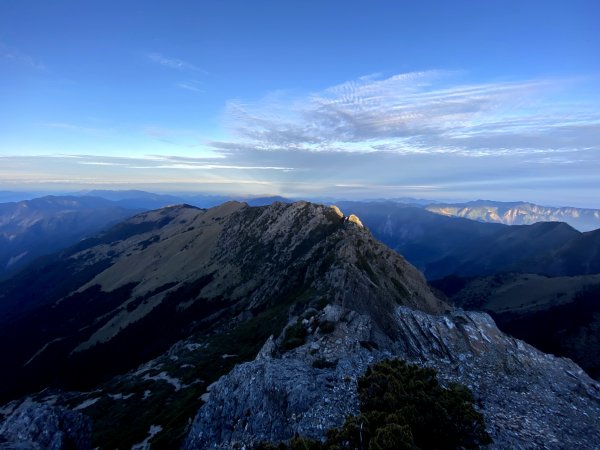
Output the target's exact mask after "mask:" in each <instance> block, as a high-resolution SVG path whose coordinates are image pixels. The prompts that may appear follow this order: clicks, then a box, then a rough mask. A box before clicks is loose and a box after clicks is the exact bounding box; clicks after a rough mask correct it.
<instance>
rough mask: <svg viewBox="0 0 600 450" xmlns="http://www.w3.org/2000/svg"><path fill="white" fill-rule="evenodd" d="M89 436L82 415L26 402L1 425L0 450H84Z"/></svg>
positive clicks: (88, 422) (88, 426) (89, 426)
mask: <svg viewBox="0 0 600 450" xmlns="http://www.w3.org/2000/svg"><path fill="white" fill-rule="evenodd" d="M91 433H92V422H91V420H90V419H89V418H88V417H86V416H84V415H83V414H81V413H78V412H75V411H71V410H68V409H66V408H62V407H57V406H50V405H45V404H41V403H37V402H34V401H32V400H31V399H25V400H24V401H23V402H22V403H21V404H19V405H18V406H17V407H16V408H15V409H14V410H13V411H12V413H10V414H9V415H8V417H6V419H5V420H4V421H2V422H0V449H2V450H8V449H31V450H34V449H35V450H42V449H43V450H66V449H69V450H73V449H75V450H85V449H89V448H91Z"/></svg>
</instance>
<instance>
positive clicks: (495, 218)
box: [425, 200, 600, 231]
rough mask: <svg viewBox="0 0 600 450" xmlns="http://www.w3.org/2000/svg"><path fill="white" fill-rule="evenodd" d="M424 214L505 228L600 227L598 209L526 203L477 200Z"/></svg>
mask: <svg viewBox="0 0 600 450" xmlns="http://www.w3.org/2000/svg"><path fill="white" fill-rule="evenodd" d="M425 208H426V209H427V210H428V211H431V212H434V213H436V214H442V215H444V216H450V217H463V218H465V219H471V220H478V221H480V222H491V223H503V224H505V225H531V224H534V223H536V222H566V223H568V224H569V225H571V226H572V227H573V228H576V229H578V230H580V231H592V230H596V229H598V228H600V210H598V209H589V208H574V207H571V206H567V207H553V206H540V205H536V204H534V203H528V202H493V201H489V200H477V201H473V202H467V203H436V204H430V205H427V206H426V207H425Z"/></svg>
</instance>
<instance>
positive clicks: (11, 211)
mask: <svg viewBox="0 0 600 450" xmlns="http://www.w3.org/2000/svg"><path fill="white" fill-rule="evenodd" d="M139 211H140V209H127V208H123V207H120V206H118V205H116V204H114V203H112V202H110V201H107V200H104V199H101V198H95V197H54V196H48V197H41V198H36V199H33V200H25V201H21V202H16V203H0V278H2V277H3V276H5V275H7V274H9V273H14V272H15V271H16V270H18V269H20V268H23V267H24V266H25V265H27V264H28V263H29V262H31V261H32V260H33V259H35V258H36V257H38V256H41V255H45V254H49V253H53V252H55V251H57V250H60V249H61V248H64V247H67V246H69V245H72V244H74V243H75V242H77V241H79V240H80V239H83V238H85V237H89V236H92V235H94V234H96V233H98V232H99V231H101V230H102V229H104V228H106V227H107V226H109V225H113V224H115V223H117V222H120V221H122V220H124V219H126V218H128V217H130V216H132V215H133V214H135V213H136V212H139Z"/></svg>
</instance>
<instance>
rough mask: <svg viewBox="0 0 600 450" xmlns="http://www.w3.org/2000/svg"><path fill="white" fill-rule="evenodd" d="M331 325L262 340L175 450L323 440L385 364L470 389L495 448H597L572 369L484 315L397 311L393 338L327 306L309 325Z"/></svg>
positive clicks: (597, 408)
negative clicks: (367, 378) (397, 362)
mask: <svg viewBox="0 0 600 450" xmlns="http://www.w3.org/2000/svg"><path fill="white" fill-rule="evenodd" d="M325 317H327V318H328V319H332V318H333V319H336V322H335V323H336V325H335V329H334V330H333V332H331V333H329V334H322V333H320V332H319V331H318V330H317V329H315V328H313V329H312V333H310V334H309V338H308V339H307V342H306V343H305V344H304V345H302V346H301V347H298V348H296V349H293V350H291V351H288V352H285V351H282V350H281V340H280V342H279V344H280V346H279V349H278V348H277V345H276V344H277V342H274V341H272V340H270V341H269V342H267V344H266V345H265V348H264V349H263V351H262V352H261V353H260V354H259V357H258V358H257V359H256V360H255V361H252V362H249V363H245V364H242V365H240V366H238V367H236V368H235V369H234V370H233V371H232V372H231V373H230V374H228V375H226V376H224V377H222V378H221V379H220V380H219V381H218V382H217V383H215V384H213V385H212V386H211V389H210V392H209V395H208V396H206V398H207V402H206V404H205V405H204V406H203V407H202V408H201V409H200V411H199V412H198V415H197V417H196V419H195V421H194V423H193V425H192V428H191V431H190V433H189V436H188V438H187V440H186V442H185V444H184V446H183V448H185V449H188V450H190V449H209V448H212V449H225V448H236V447H237V448H243V447H244V446H246V448H249V447H251V446H252V445H253V444H255V443H257V442H260V441H274V442H278V441H282V440H287V439H289V438H291V437H292V436H293V435H294V434H295V433H299V434H300V435H302V436H308V437H312V438H322V437H323V436H324V433H325V431H326V430H327V429H329V428H332V427H337V426H340V425H341V424H342V423H343V421H344V418H345V417H346V416H347V415H349V414H356V413H357V412H358V406H359V404H358V398H357V392H356V380H357V378H358V377H360V376H361V375H362V373H364V371H365V370H366V368H367V366H369V365H370V364H372V363H374V362H377V361H379V360H381V359H385V358H402V359H404V360H407V361H410V362H413V363H417V364H421V365H425V366H429V367H433V368H435V369H436V370H437V371H438V373H439V378H440V380H441V381H442V382H443V383H449V382H459V383H462V384H465V385H467V386H468V387H469V388H470V389H472V391H473V393H474V395H475V398H476V400H477V401H478V403H479V405H480V407H481V410H482V412H483V414H484V416H485V419H486V425H487V428H488V431H489V433H490V434H491V436H492V438H493V439H494V444H493V447H494V448H502V449H505V448H556V449H558V448H570V449H575V448H579V449H587V448H597V447H598V446H600V424H599V423H598V420H597V419H598V417H599V414H600V386H599V385H598V383H596V382H594V381H593V380H592V379H590V378H589V377H588V376H587V375H586V374H585V373H583V371H582V370H581V369H580V368H579V367H578V366H577V365H575V364H574V363H573V362H571V361H570V360H567V359H561V358H555V357H553V356H550V355H546V354H543V353H541V352H539V351H538V350H536V349H534V348H533V347H531V346H529V345H527V344H524V343H523V342H521V341H518V340H516V339H513V338H511V337H509V336H507V335H505V334H503V333H502V332H500V331H499V330H498V328H497V327H496V326H495V324H494V322H493V320H492V319H491V318H490V317H489V316H488V315H487V314H485V313H475V312H464V311H455V312H452V313H450V314H448V315H430V314H427V313H424V312H422V311H417V310H414V309H410V308H407V307H403V306H399V307H397V308H396V311H395V314H394V317H393V321H394V327H395V332H394V333H391V334H393V335H395V336H396V338H395V339H391V338H390V337H389V333H388V335H383V334H381V333H380V332H378V331H377V330H376V329H375V328H373V326H372V320H371V318H370V317H369V316H368V315H367V314H359V313H357V312H355V311H352V310H348V309H346V308H342V307H340V306H328V307H327V308H325V310H324V311H322V312H320V313H316V314H314V315H312V316H311V317H308V318H307V321H308V326H309V329H310V328H311V327H310V324H311V323H318V322H319V321H323V320H324V319H325Z"/></svg>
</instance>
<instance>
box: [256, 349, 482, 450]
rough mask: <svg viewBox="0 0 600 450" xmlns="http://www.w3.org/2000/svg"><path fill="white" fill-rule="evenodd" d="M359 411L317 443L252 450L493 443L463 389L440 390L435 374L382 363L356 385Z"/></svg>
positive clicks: (383, 449)
mask: <svg viewBox="0 0 600 450" xmlns="http://www.w3.org/2000/svg"><path fill="white" fill-rule="evenodd" d="M358 394H359V398H360V411H361V414H360V415H358V416H351V417H348V418H347V419H346V422H345V423H344V425H343V426H342V427H341V428H338V429H333V430H329V432H328V433H327V440H326V441H325V442H323V443H322V442H319V441H315V440H311V439H304V438H301V437H298V436H296V437H294V438H293V439H292V440H290V441H289V442H288V443H282V444H279V445H277V446H276V445H274V444H270V443H263V444H259V445H258V446H256V447H255V449H256V450H258V449H260V450H272V449H281V450H344V449H347V450H350V449H363V450H403V449H406V450H414V449H438V450H446V449H447V450H450V449H476V448H480V447H481V446H484V445H487V444H490V443H491V442H492V440H491V438H490V436H489V435H488V434H487V432H486V431H485V425H484V421H483V416H482V415H481V414H480V413H479V412H477V411H476V410H475V408H474V406H473V402H474V400H473V396H472V394H471V392H470V391H469V390H468V389H467V388H466V387H465V386H462V385H458V384H452V385H450V386H449V387H448V388H444V387H442V386H441V385H440V384H439V383H438V381H437V378H436V372H435V371H434V370H433V369H428V368H421V367H418V366H415V365H410V364H407V363H405V362H404V361H401V360H386V361H382V362H380V363H378V364H375V365H373V366H371V367H369V368H368V369H367V372H366V373H365V374H364V375H363V376H362V377H361V378H360V379H359V380H358Z"/></svg>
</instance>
